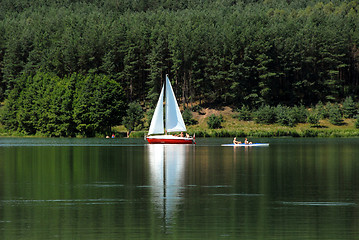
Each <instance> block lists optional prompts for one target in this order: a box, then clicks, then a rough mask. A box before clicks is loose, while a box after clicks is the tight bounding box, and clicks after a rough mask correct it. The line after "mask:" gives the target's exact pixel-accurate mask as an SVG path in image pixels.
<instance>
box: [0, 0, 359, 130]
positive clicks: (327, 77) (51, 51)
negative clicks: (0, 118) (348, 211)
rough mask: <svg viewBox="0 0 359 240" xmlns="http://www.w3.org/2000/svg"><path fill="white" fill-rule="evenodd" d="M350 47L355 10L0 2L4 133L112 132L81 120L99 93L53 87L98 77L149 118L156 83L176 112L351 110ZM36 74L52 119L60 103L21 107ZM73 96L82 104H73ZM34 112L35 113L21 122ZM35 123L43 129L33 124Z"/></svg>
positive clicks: (356, 84)
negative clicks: (177, 106)
mask: <svg viewBox="0 0 359 240" xmlns="http://www.w3.org/2000/svg"><path fill="white" fill-rule="evenodd" d="M358 46H359V1H358V0H352V1H349V0H348V1H333V2H332V1H329V0H323V1H318V0H312V1H302V0H294V1H284V0H279V1H271V0H258V1H249V0H208V1H202V0H176V1H174V0H167V1H161V0H150V1H130V0H121V1H105V0H81V1H79V0H76V1H69V0H66V1H57V0H36V1H30V0H3V1H1V2H0V100H5V99H8V100H7V101H6V102H7V106H6V109H7V110H5V115H6V116H5V117H4V119H5V121H4V123H5V126H6V127H8V128H10V129H19V130H21V131H25V132H27V133H35V132H38V131H41V132H48V133H49V134H50V132H52V131H55V132H56V134H55V135H68V134H69V133H70V132H71V133H73V132H77V133H80V134H84V135H93V134H94V132H101V131H104V129H103V128H107V127H108V126H110V125H113V124H114V122H120V120H121V119H122V117H123V116H124V113H123V112H122V115H119V116H114V115H113V114H112V116H111V117H112V118H120V119H116V121H112V122H111V123H109V120H103V121H105V122H101V121H100V120H99V118H101V117H102V116H100V115H101V114H102V115H106V118H108V117H107V115H108V114H107V113H106V112H100V113H98V114H99V115H96V114H97V113H96V114H95V112H88V110H89V111H92V110H94V111H95V110H96V107H94V106H91V107H88V109H85V107H84V106H87V105H89V102H88V99H91V98H96V97H97V96H95V95H96V93H95V92H96V91H101V93H102V94H103V93H104V91H105V89H99V88H100V86H97V87H95V86H91V87H90V88H91V89H86V86H85V85H86V84H85V83H84V85H83V86H77V85H76V84H77V83H76V84H75V83H73V82H71V81H70V80H66V81H68V82H66V84H65V86H62V85H61V84H60V82H62V81H65V80H64V79H70V78H71V77H73V76H74V74H75V75H76V74H80V75H81V76H87V77H86V78H88V79H87V80H86V78H84V79H82V77H80V78H81V79H82V80H81V81H88V82H89V83H90V82H91V81H93V80H95V79H97V78H98V76H106V77H103V79H113V81H115V82H116V83H117V84H119V85H120V86H121V87H122V89H123V90H124V91H123V93H124V94H125V96H126V99H127V100H126V103H130V102H133V101H140V102H141V104H142V103H145V104H146V105H148V106H150V107H152V106H153V105H154V103H155V102H156V100H157V97H158V94H159V92H160V87H161V86H162V82H163V81H164V79H165V74H166V73H168V74H169V76H170V79H171V81H172V84H173V88H174V91H175V94H176V96H177V97H178V98H180V99H181V101H180V103H183V104H184V105H186V104H187V103H191V102H194V101H199V102H200V103H210V104H213V103H216V104H219V105H235V106H237V107H240V106H242V105H246V106H250V107H258V106H261V105H262V104H265V105H269V106H277V105H278V104H282V105H283V106H284V105H285V106H294V105H300V104H302V105H304V106H310V105H315V104H316V103H317V102H318V101H321V102H323V103H324V104H326V103H327V102H341V101H343V100H344V99H345V98H346V97H347V96H352V97H353V100H354V101H357V100H358V94H359V49H358ZM38 72H43V73H46V74H49V76H53V77H51V79H52V80H51V82H50V83H49V84H51V85H52V86H53V87H54V86H59V89H57V88H55V87H54V90H55V92H54V95H53V94H52V92H51V94H50V93H49V95H51V96H53V97H54V96H59V97H57V98H60V96H63V94H62V93H61V91H63V93H64V94H69V95H68V96H67V99H68V100H67V101H69V102H61V104H63V105H62V107H63V109H50V108H45V106H48V107H50V106H51V104H50V103H52V102H54V101H60V100H55V99H56V97H54V98H53V97H50V98H49V99H43V100H41V101H43V102H42V103H39V104H38V105H36V106H35V105H33V103H32V101H40V100H38V99H37V98H41V99H42V98H43V97H42V95H41V94H40V93H36V92H35V93H34V92H33V91H35V90H36V91H37V90H38V89H37V86H35V85H34V86H33V85H32V84H35V83H32V82H31V81H35V80H36V79H35V78H33V79H32V80H31V81H30V80H29V79H27V78H28V76H36V75H37V73H38ZM80 75H77V76H80ZM91 75H93V76H96V77H90V76H91ZM67 76H71V77H70V78H68V77H67ZM101 79H102V77H101ZM106 81H107V80H106ZM35 82H36V81H35ZM113 84H114V83H113ZM75 85H76V86H75ZM102 86H103V85H102ZM116 86H117V85H116ZM87 87H89V86H87ZM104 87H105V86H104ZM69 89H71V90H69ZM79 89H81V91H84V92H86V94H89V95H90V98H87V96H85V95H81V94H82V93H81V94H80V95H81V96H79V95H77V94H78V92H77V91H79ZM40 90H41V91H44V93H45V91H50V90H48V89H47V87H46V89H40ZM91 91H95V92H91ZM30 95H31V96H30ZM15 96H19V99H15V98H16V97H15ZM71 99H73V100H71ZM71 101H73V102H71ZM103 101H105V100H103ZM20 103H21V104H20ZM41 104H42V105H41ZM52 104H54V103H52ZM114 105H115V104H113V105H111V104H108V106H111V107H112V106H114ZM142 105H143V104H142ZM81 106H82V107H83V108H81ZM36 107H40V109H42V111H43V112H37V113H36V114H32V113H33V111H35V110H34V109H35V108H36ZM70 107H72V108H73V112H71V111H70V113H68V114H67V115H66V114H64V119H60V120H58V119H56V120H55V118H53V117H51V116H49V115H51V114H54V115H57V114H60V115H61V114H62V113H64V112H67V111H68V108H70ZM107 110H108V111H109V112H111V113H112V112H113V109H106V110H105V109H103V111H107ZM57 111H59V112H60V113H58V112H57ZM121 111H122V110H121ZM345 111H346V110H345ZM86 113H87V114H86ZM93 113H94V114H93ZM82 114H84V116H81V115H82ZM345 114H347V112H345ZM348 114H351V113H348ZM43 115H47V116H43ZM92 115H94V116H92ZM47 119H52V120H51V121H52V122H46V124H45V123H44V121H47ZM35 120H39V122H36V123H35V122H34V121H35ZM117 120H118V121H117ZM282 120H283V124H287V122H288V120H285V119H284V118H282ZM58 121H59V122H61V124H62V125H61V126H60V125H58ZM271 121H272V120H271ZM90 122H91V123H90ZM95 122H96V123H95ZM288 124H290V123H288ZM45 125H46V127H44V126H45ZM53 128H54V129H53ZM51 134H52V133H51Z"/></svg>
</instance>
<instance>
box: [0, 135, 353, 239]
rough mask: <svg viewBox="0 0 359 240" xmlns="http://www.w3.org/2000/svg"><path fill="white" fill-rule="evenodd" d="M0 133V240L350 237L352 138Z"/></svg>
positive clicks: (351, 228) (351, 223) (351, 221)
mask: <svg viewBox="0 0 359 240" xmlns="http://www.w3.org/2000/svg"><path fill="white" fill-rule="evenodd" d="M251 140H253V141H255V142H269V143H270V146H269V147H237V148H233V147H221V146H220V145H221V144H223V143H230V142H231V139H197V145H196V146H188V145H147V144H146V143H145V142H144V141H143V139H47V138H0V239H203V238H207V239H357V238H358V236H359V220H358V219H359V216H358V215H359V211H358V210H359V191H358V190H359V175H358V174H357V173H358V172H359V158H358V156H359V148H358V146H359V139H346V138H340V139H294V138H278V139H251Z"/></svg>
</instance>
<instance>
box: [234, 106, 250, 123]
mask: <svg viewBox="0 0 359 240" xmlns="http://www.w3.org/2000/svg"><path fill="white" fill-rule="evenodd" d="M237 112H238V115H237V117H238V119H239V120H242V121H250V120H252V112H251V111H250V110H249V107H248V106H245V105H243V106H242V107H241V108H240V109H237Z"/></svg>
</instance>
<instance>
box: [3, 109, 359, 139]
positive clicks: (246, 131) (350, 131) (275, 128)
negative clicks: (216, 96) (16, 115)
mask: <svg viewBox="0 0 359 240" xmlns="http://www.w3.org/2000/svg"><path fill="white" fill-rule="evenodd" d="M211 114H216V115H219V114H221V115H222V116H223V119H224V122H223V123H222V128H220V129H209V128H208V125H207V119H208V117H209V116H210V115H211ZM233 115H234V113H233V112H232V110H231V109H230V108H228V107H225V108H223V109H221V110H214V109H204V110H203V111H202V113H201V114H198V113H194V114H193V118H194V119H195V120H196V121H197V124H196V125H190V126H187V130H188V133H189V134H190V135H194V134H195V135H196V137H246V136H247V137H359V129H357V128H355V126H354V124H355V120H354V119H345V120H344V122H343V124H342V125H340V126H336V125H333V124H331V123H330V122H329V121H328V120H320V123H319V124H318V126H316V127H313V126H311V125H310V124H309V123H305V124H303V123H301V124H297V125H296V126H295V127H285V126H281V125H279V124H270V125H266V124H257V123H255V122H254V121H239V120H238V119H237V118H234V117H233ZM112 131H113V133H115V134H116V137H126V136H127V130H126V128H125V127H124V126H117V127H114V128H113V129H112ZM146 134H147V130H143V131H133V132H131V135H130V137H132V138H142V137H144V135H146ZM0 136H16V137H25V136H28V135H25V134H22V133H18V132H9V131H7V130H5V129H4V127H3V126H2V125H1V124H0ZM35 136H37V137H46V136H41V135H35ZM97 137H105V136H103V135H98V136H97Z"/></svg>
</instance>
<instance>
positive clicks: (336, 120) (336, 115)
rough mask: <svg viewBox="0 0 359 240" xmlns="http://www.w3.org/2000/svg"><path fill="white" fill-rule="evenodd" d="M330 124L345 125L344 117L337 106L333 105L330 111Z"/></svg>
mask: <svg viewBox="0 0 359 240" xmlns="http://www.w3.org/2000/svg"><path fill="white" fill-rule="evenodd" d="M329 122H330V123H331V124H333V125H342V124H343V117H342V114H341V112H340V108H339V106H338V105H337V104H333V105H331V107H330V109H329Z"/></svg>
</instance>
